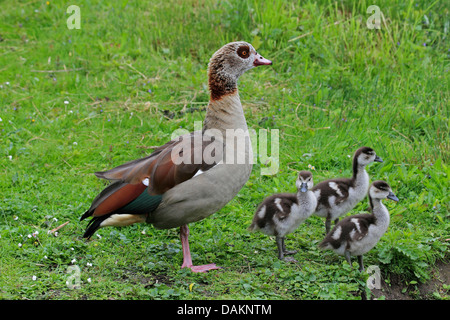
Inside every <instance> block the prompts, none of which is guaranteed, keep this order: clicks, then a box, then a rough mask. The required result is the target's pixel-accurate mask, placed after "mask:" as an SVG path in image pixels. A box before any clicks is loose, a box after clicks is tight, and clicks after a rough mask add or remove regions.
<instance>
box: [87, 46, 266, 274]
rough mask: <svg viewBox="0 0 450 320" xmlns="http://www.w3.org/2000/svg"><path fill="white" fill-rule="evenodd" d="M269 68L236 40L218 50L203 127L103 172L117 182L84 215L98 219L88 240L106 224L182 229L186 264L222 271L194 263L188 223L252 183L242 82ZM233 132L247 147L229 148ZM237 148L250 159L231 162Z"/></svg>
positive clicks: (210, 72)
mask: <svg viewBox="0 0 450 320" xmlns="http://www.w3.org/2000/svg"><path fill="white" fill-rule="evenodd" d="M269 64H272V62H271V61H269V60H267V59H264V58H263V57H262V56H261V55H259V54H257V53H256V51H255V49H254V48H253V47H252V46H251V44H249V43H246V42H232V43H229V44H227V45H225V46H223V47H222V48H221V49H219V50H218V51H216V52H215V53H214V54H213V56H212V58H211V60H210V63H209V66H208V78H209V89H210V93H211V95H210V101H209V105H208V108H207V112H206V117H205V121H204V126H203V130H202V131H197V132H192V133H190V134H187V135H184V136H181V137H179V138H178V139H174V140H172V141H169V142H167V143H166V144H164V145H163V146H161V147H159V148H157V149H156V150H155V151H154V152H153V153H152V154H151V155H149V156H147V157H145V158H142V159H138V160H133V161H130V162H128V163H125V164H123V165H120V166H118V167H116V168H113V169H110V170H108V171H103V172H97V173H96V176H97V177H99V178H102V179H106V180H109V181H111V184H110V185H109V186H107V187H106V188H105V189H104V190H103V191H102V192H100V194H99V195H98V196H97V197H96V198H95V199H94V201H93V203H92V205H91V207H90V208H89V209H88V210H87V211H86V212H85V213H84V214H83V215H82V217H81V220H83V219H85V218H87V217H90V216H92V217H93V218H92V220H91V221H90V222H89V224H88V228H87V230H86V232H85V234H84V236H85V237H90V236H92V234H93V233H94V232H95V231H96V230H97V229H98V228H101V227H104V226H124V225H130V224H133V223H136V222H147V223H151V224H153V225H154V226H155V227H156V228H162V229H167V228H174V227H180V231H181V241H182V245H183V256H184V260H183V265H182V267H189V268H191V269H192V270H193V271H196V272H203V271H207V270H210V269H215V268H217V267H216V266H215V265H205V266H193V265H192V261H191V256H190V251H189V244H188V234H189V229H188V227H187V224H188V223H191V222H195V221H199V220H201V219H203V218H206V217H207V216H209V215H211V214H213V213H214V212H216V211H218V210H220V209H221V208H222V207H223V206H225V205H226V204H227V203H228V202H229V201H230V200H231V199H233V197H234V196H235V195H236V194H237V193H238V192H239V190H240V189H241V188H242V186H243V185H244V184H245V182H246V181H247V180H248V178H249V176H250V173H251V170H252V164H251V161H250V155H251V156H252V151H251V144H250V139H249V136H248V129H247V123H246V120H245V116H244V113H243V110H242V105H241V102H240V99H239V92H238V90H237V80H238V78H239V77H240V76H241V75H242V74H243V73H244V72H245V71H248V70H250V69H252V68H253V67H255V66H258V65H269ZM230 129H231V130H232V131H233V130H234V131H236V130H240V131H241V132H243V136H244V147H242V146H241V147H242V148H241V149H240V150H235V149H236V148H237V147H236V146H234V145H230V144H227V141H226V139H225V137H226V132H227V130H230ZM230 149H231V151H234V153H235V154H236V153H237V151H239V152H240V153H241V154H244V155H245V156H247V157H246V159H247V160H246V161H244V163H235V162H233V161H232V160H233V159H227V158H226V155H227V154H228V153H227V152H228V151H230ZM205 155H209V156H207V157H205ZM230 158H231V157H230Z"/></svg>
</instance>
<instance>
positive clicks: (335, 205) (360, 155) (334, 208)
mask: <svg viewBox="0 0 450 320" xmlns="http://www.w3.org/2000/svg"><path fill="white" fill-rule="evenodd" d="M374 161H376V162H383V160H382V159H381V158H380V157H379V156H377V155H376V153H375V151H374V150H373V149H372V148H369V147H361V148H359V149H358V150H356V152H355V154H354V156H353V176H352V177H351V178H336V179H329V180H325V181H322V182H319V183H318V184H316V185H315V186H314V187H313V189H312V191H313V192H314V194H315V195H316V197H317V208H316V211H315V213H314V214H315V215H317V216H319V217H324V218H325V232H326V233H328V232H329V231H330V227H331V221H332V220H335V222H337V221H338V220H339V217H341V216H343V215H345V214H346V213H348V212H349V211H350V210H351V209H353V208H354V207H355V206H356V205H357V204H358V202H360V201H361V200H363V199H364V197H365V196H366V195H367V190H368V188H369V175H368V173H367V171H366V169H365V167H366V166H367V165H368V164H370V163H372V162H374Z"/></svg>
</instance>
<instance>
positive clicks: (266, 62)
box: [253, 53, 272, 67]
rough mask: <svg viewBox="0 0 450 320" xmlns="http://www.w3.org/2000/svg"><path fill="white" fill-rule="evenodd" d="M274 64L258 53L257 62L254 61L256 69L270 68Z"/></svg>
mask: <svg viewBox="0 0 450 320" xmlns="http://www.w3.org/2000/svg"><path fill="white" fill-rule="evenodd" d="M271 64H272V61H270V60H269V59H266V58H264V57H263V56H262V55H260V54H258V53H256V58H255V61H253V65H254V66H255V67H257V66H270V65H271Z"/></svg>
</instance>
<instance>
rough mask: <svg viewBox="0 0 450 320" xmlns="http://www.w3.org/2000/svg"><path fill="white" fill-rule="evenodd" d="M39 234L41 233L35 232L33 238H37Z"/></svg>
mask: <svg viewBox="0 0 450 320" xmlns="http://www.w3.org/2000/svg"><path fill="white" fill-rule="evenodd" d="M38 234H39V232H38V231H35V232H33V233H32V234H31V235H32V236H33V237H35V238H36V237H37V235H38Z"/></svg>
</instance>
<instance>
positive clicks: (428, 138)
mask: <svg viewBox="0 0 450 320" xmlns="http://www.w3.org/2000/svg"><path fill="white" fill-rule="evenodd" d="M76 2H77V3H70V2H67V3H66V2H62V1H29V0H23V1H1V8H2V10H1V11H0V21H1V22H0V195H1V196H0V299H194V300H197V299H285V300H292V299H346V300H348V299H360V298H361V292H362V291H364V292H366V293H367V294H368V296H369V297H371V298H373V295H371V294H370V292H369V290H368V289H367V288H365V283H366V279H367V278H368V277H369V276H370V274H368V273H367V272H364V273H360V272H359V271H358V270H357V263H356V259H355V258H354V259H353V260H354V264H353V269H352V268H351V267H350V266H349V265H348V264H347V262H346V261H345V259H344V258H343V257H338V256H336V255H335V254H334V253H332V252H330V251H328V252H322V251H319V249H318V248H317V244H318V243H319V242H320V241H321V240H322V239H323V237H324V220H323V219H321V218H318V217H315V216H312V217H311V218H309V219H308V220H307V221H306V222H305V223H304V224H303V225H301V226H300V227H299V228H298V229H297V230H296V231H295V232H294V233H292V234H291V235H289V236H288V237H287V239H286V245H287V246H288V247H289V248H295V249H298V253H297V254H295V256H294V257H295V258H296V260H298V263H287V262H283V261H279V260H278V259H277V252H276V245H275V240H274V239H273V238H269V237H267V236H265V235H263V234H261V233H249V232H248V231H247V227H248V226H249V225H250V222H251V220H252V217H253V213H254V210H255V209H256V206H257V205H258V204H259V202H260V201H262V200H263V199H264V197H266V196H268V195H270V194H272V193H276V192H294V191H295V179H296V175H297V172H298V171H300V170H304V169H308V168H311V169H310V170H312V172H313V175H314V181H315V182H316V183H317V182H319V181H322V180H324V179H327V178H332V177H338V176H351V170H352V166H351V158H350V157H351V155H352V154H353V152H354V151H355V150H356V149H357V148H358V147H360V146H363V145H366V146H369V147H372V148H374V149H375V151H376V152H377V154H378V155H379V156H380V157H382V158H383V160H384V162H383V163H374V164H371V165H370V166H368V168H367V171H368V172H369V175H370V177H371V179H372V180H379V179H383V180H386V181H387V182H388V183H389V184H390V185H391V187H392V189H393V190H394V193H395V194H396V195H397V196H398V198H399V199H400V201H399V202H398V203H394V202H392V201H388V200H386V201H384V203H385V204H386V206H387V207H388V209H389V211H390V215H391V224H390V227H389V229H388V231H387V233H386V234H385V235H384V236H383V238H382V239H381V241H380V242H379V243H378V245H377V246H376V247H375V248H374V249H373V250H372V251H370V252H369V253H368V254H366V255H365V266H366V270H367V267H368V266H370V265H375V266H378V267H379V268H380V270H381V279H382V281H383V283H385V284H386V285H387V286H388V287H389V286H390V285H394V284H395V283H397V282H400V283H401V285H402V288H404V289H403V293H404V294H405V296H407V297H409V298H412V299H421V298H428V299H448V297H449V295H448V289H449V285H448V283H447V284H445V283H442V281H441V282H439V281H440V280H439V279H436V278H438V276H437V274H436V271H435V270H436V268H437V266H438V265H442V264H444V266H445V268H447V270H448V260H449V243H450V228H449V225H450V223H449V217H450V216H449V208H450V184H449V176H450V167H449V160H450V134H449V132H450V131H449V117H450V108H449V105H450V101H449V98H450V95H449V74H450V73H449V71H450V63H449V62H450V40H449V36H450V35H449V29H450V25H449V24H450V18H449V10H450V5H449V2H446V1H386V0H385V1H378V0H376V1H375V0H374V1H369V2H368V1H349V0H342V1H341V0H340V1H332V0H320V1H281V0H273V1H256V0H254V1H250V0H248V1H247V0H245V1H240V0H227V1H218V0H214V1H206V0H188V1H182V0H164V1H163V0H154V1H126V0H122V1H108V2H106V1H97V0H84V1H83V0H80V1H76ZM71 4H77V5H78V6H79V7H80V10H81V11H80V12H81V24H80V29H68V27H67V23H66V20H67V19H68V18H69V16H70V14H68V13H66V9H67V7H68V6H69V5H71ZM372 4H375V5H377V6H378V7H379V8H380V10H381V12H382V13H383V15H382V19H381V28H380V29H369V28H368V27H367V25H366V21H367V19H369V17H370V16H371V13H367V12H366V10H367V8H368V7H369V6H370V5H372ZM236 40H244V41H248V42H250V43H252V44H253V46H255V48H256V49H257V50H258V52H259V53H261V54H262V55H263V56H264V57H266V58H268V59H270V60H272V61H273V65H272V66H270V67H260V68H255V69H253V70H251V71H249V72H247V73H246V74H244V75H243V76H242V77H241V78H240V81H239V91H240V96H241V101H242V104H243V107H244V112H245V115H246V118H247V122H248V125H249V127H250V128H253V129H255V130H256V131H258V130H259V129H268V130H269V137H270V132H271V130H274V129H277V130H279V136H280V158H279V170H278V172H277V173H276V174H274V175H271V176H264V175H261V169H262V168H264V167H265V166H267V165H268V164H267V163H264V162H263V163H261V161H258V163H257V164H255V165H254V167H253V172H252V175H251V177H250V179H249V181H248V183H247V184H246V185H245V186H244V188H243V189H242V190H241V191H240V193H239V194H238V195H237V196H236V197H235V198H234V199H233V200H232V201H231V202H230V203H229V204H228V205H227V206H225V207H224V208H223V209H222V210H220V211H219V212H217V213H216V214H214V215H212V216H211V217H209V218H207V219H205V220H203V221H200V222H198V223H195V224H191V225H190V229H191V234H190V245H191V251H192V254H193V260H194V264H205V263H210V262H215V263H217V264H218V265H220V266H222V267H223V269H222V270H217V271H211V272H209V273H206V274H193V273H191V272H190V271H189V270H186V269H180V265H181V262H182V252H181V243H180V241H179V230H178V229H171V230H157V229H155V228H153V227H152V226H151V225H143V224H142V225H133V226H130V227H126V228H104V229H101V230H99V231H98V232H97V234H98V236H94V237H93V238H92V239H91V240H90V241H87V240H85V239H82V238H81V236H82V234H83V232H84V229H85V227H86V224H87V223H86V221H83V222H80V221H79V218H80V216H81V214H82V213H83V212H84V211H85V210H86V209H87V208H88V207H89V206H90V204H91V201H92V200H93V198H94V197H95V196H96V195H97V194H98V192H99V191H100V190H102V188H104V186H105V182H104V181H101V180H99V179H97V178H96V177H95V176H94V175H93V172H95V171H101V170H106V169H109V168H112V167H114V166H117V165H119V164H122V163H124V162H126V161H129V160H132V159H137V158H139V157H143V156H145V155H148V154H149V153H151V152H152V150H153V147H154V146H159V145H162V144H163V143H165V142H167V141H168V140H169V139H170V136H171V134H172V132H173V131H174V130H176V129H178V128H183V129H188V130H193V129H194V121H201V120H203V118H204V116H205V108H206V105H207V103H208V99H209V93H208V88H207V74H206V69H207V64H208V61H209V58H210V56H211V55H212V54H213V53H214V52H215V51H216V50H217V49H218V48H220V47H221V46H222V45H224V44H226V43H227V42H230V41H236ZM269 141H270V140H269ZM367 207H368V203H367V201H366V200H365V201H363V202H361V203H360V204H358V206H357V207H356V208H355V209H354V210H353V211H352V212H351V214H355V213H361V212H364V211H366V209H367ZM66 222H68V223H67V224H66V225H64V226H62V227H61V228H60V229H59V230H57V231H53V232H49V231H50V230H54V229H55V228H57V227H58V226H61V225H63V224H64V223H66ZM77 279H79V282H76V281H75V280H77ZM394 280H395V281H394ZM433 280H434V281H436V280H439V281H438V284H439V285H437V286H436V287H434V288H433V289H432V290H431V291H430V292H427V293H426V294H425V295H424V294H423V293H422V292H420V285H421V284H423V283H428V282H430V281H433ZM394 282H395V283H394ZM74 284H78V288H75V289H73V288H72V287H71V286H72V285H74ZM379 298H381V299H383V298H388V297H386V293H383V292H381V296H380V297H379Z"/></svg>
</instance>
